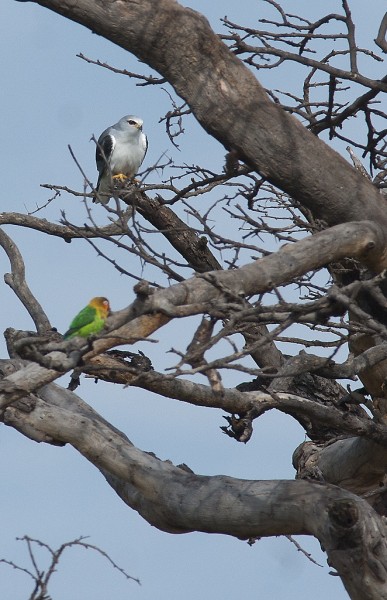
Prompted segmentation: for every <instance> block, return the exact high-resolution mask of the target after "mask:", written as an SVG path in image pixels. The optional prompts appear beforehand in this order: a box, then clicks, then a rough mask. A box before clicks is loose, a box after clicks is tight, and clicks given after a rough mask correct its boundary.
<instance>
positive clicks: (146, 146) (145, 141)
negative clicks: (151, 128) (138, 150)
mask: <svg viewBox="0 0 387 600" xmlns="http://www.w3.org/2000/svg"><path fill="white" fill-rule="evenodd" d="M143 136H144V138H145V140H144V139H143V140H142V141H143V147H144V156H143V157H142V161H141V165H142V163H143V162H144V158H145V156H146V153H147V152H148V138H147V136H146V135H145V133H143ZM141 165H140V166H141Z"/></svg>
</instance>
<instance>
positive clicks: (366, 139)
mask: <svg viewBox="0 0 387 600" xmlns="http://www.w3.org/2000/svg"><path fill="white" fill-rule="evenodd" d="M266 2H267V3H268V4H269V5H270V7H271V9H272V15H273V17H272V19H266V20H262V21H261V22H259V23H256V24H255V26H254V27H246V26H242V25H238V24H237V23H234V22H231V21H229V20H228V19H224V25H225V28H226V29H225V31H226V33H225V34H224V35H222V36H218V35H216V34H215V33H214V32H213V31H212V30H211V28H210V27H209V25H208V22H207V21H206V19H205V18H204V17H203V16H202V15H200V14H198V13H196V12H194V11H192V10H190V9H188V8H183V7H182V6H180V5H179V4H177V3H176V2H175V1H174V0H142V2H138V3H132V2H116V1H113V0H104V1H101V2H96V1H93V0H79V1H78V2H77V3H74V2H68V1H66V0H65V1H63V0H60V1H59V0H39V1H37V3H38V4H40V5H42V6H45V7H47V8H50V9H51V10H53V11H55V12H57V13H59V14H61V15H63V16H65V17H67V18H69V19H71V20H73V21H76V22H78V23H81V24H83V25H84V26H86V27H88V28H90V29H91V30H93V31H94V32H97V33H98V34H100V35H102V36H105V37H106V38H107V39H109V40H111V41H112V42H114V43H116V44H118V45H119V46H121V47H122V48H124V49H126V50H128V51H129V52H131V53H133V54H134V55H136V56H137V57H138V58H139V59H141V61H143V62H145V63H147V64H148V65H149V66H150V67H152V68H153V69H154V70H155V71H156V72H157V73H159V75H160V77H159V78H158V77H157V76H154V75H152V76H149V75H144V74H135V73H126V74H127V75H129V76H132V77H137V78H138V79H139V80H140V83H141V85H154V86H156V87H157V86H159V85H160V83H165V82H168V83H169V84H170V85H171V86H172V88H173V90H174V92H175V93H176V94H177V96H178V97H180V98H181V99H183V101H184V103H183V104H182V105H179V101H178V100H177V99H175V98H174V99H173V100H172V107H171V111H170V112H169V113H168V114H167V115H166V116H165V123H166V127H167V130H168V132H169V135H170V138H171V140H172V141H173V143H178V136H179V135H180V134H181V133H182V131H183V129H184V119H185V118H186V115H187V114H189V113H192V114H193V115H194V117H195V118H196V119H197V121H198V122H199V123H200V124H201V125H202V127H203V128H204V129H205V130H206V131H207V132H208V134H209V135H211V136H214V137H215V138H216V139H217V140H219V141H220V142H221V144H223V146H224V148H225V150H226V152H227V154H226V157H225V166H224V170H223V171H222V172H219V173H216V172H213V171H211V170H209V169H208V168H206V167H205V166H204V165H201V166H197V165H192V166H189V165H185V164H184V165H182V166H180V167H179V165H173V170H172V171H171V170H170V167H171V165H168V164H165V165H161V164H160V165H158V166H157V168H159V169H160V170H162V169H164V170H165V173H167V174H168V175H167V176H166V177H165V178H164V181H163V182H162V183H157V184H152V185H142V186H140V187H138V186H136V185H127V186H124V187H120V188H118V187H117V188H116V189H115V198H114V200H112V201H111V203H110V206H108V207H107V208H106V210H107V211H108V215H109V224H108V225H106V226H105V227H99V226H97V225H96V223H95V222H94V220H93V213H92V209H91V208H90V209H89V223H88V224H87V226H80V225H79V224H77V223H71V222H69V221H68V220H67V219H66V218H65V216H64V217H63V221H62V224H60V225H57V224H54V223H49V222H47V221H45V220H43V219H40V218H39V217H36V216H34V215H19V214H3V215H1V224H15V225H19V226H22V227H31V228H34V229H36V230H38V231H41V232H42V234H46V235H54V236H59V237H62V238H63V239H65V240H71V239H72V238H79V237H81V238H83V239H84V240H85V243H89V244H92V245H93V247H94V248H95V249H96V252H98V253H99V254H100V255H103V256H104V257H105V258H106V259H107V260H110V261H111V262H112V263H113V265H114V267H115V268H117V269H118V270H119V271H120V272H125V273H126V274H127V275H128V276H130V277H132V278H133V279H134V280H136V282H137V283H136V285H135V288H134V289H135V292H136V300H135V302H134V303H133V304H132V305H130V306H128V307H127V308H126V309H124V310H122V311H119V312H116V313H114V314H113V315H112V316H111V317H110V318H109V319H108V321H107V326H106V328H105V330H104V331H103V332H102V334H101V335H100V336H99V337H98V338H94V339H92V340H83V339H80V338H75V339H73V340H70V341H66V342H64V341H62V339H61V336H60V335H59V334H58V333H56V332H53V331H51V325H50V323H49V321H48V318H47V316H46V315H45V312H44V309H43V308H42V307H41V306H40V305H39V303H38V302H37V301H36V299H35V298H34V297H33V295H32V293H31V292H30V290H29V289H28V286H27V283H26V281H25V275H24V265H23V259H22V257H21V255H20V253H19V252H18V249H17V248H16V246H15V244H14V243H13V242H12V240H11V239H10V238H9V237H8V236H7V235H6V234H5V233H4V232H0V244H1V245H2V247H3V248H4V250H5V251H6V252H7V254H8V256H9V258H10V261H11V265H12V273H11V274H10V275H8V276H7V280H6V281H7V283H8V285H10V286H11V287H12V289H13V290H14V292H15V294H16V295H17V296H18V297H19V299H20V300H21V302H22V303H23V304H24V306H25V307H26V309H27V310H28V311H29V313H30V315H31V316H32V318H33V320H34V322H35V325H36V330H37V331H36V333H32V332H20V331H15V330H12V329H9V330H8V331H7V332H6V334H7V344H8V350H9V356H10V358H9V359H4V360H2V361H1V370H2V375H3V379H2V381H1V384H0V404H1V411H2V412H1V414H2V420H3V422H4V423H5V424H6V425H9V426H11V427H14V428H16V429H17V430H18V431H20V432H21V433H22V434H24V435H26V436H28V437H30V438H31V439H33V440H36V441H40V442H46V443H51V444H58V445H62V444H67V443H68V444H71V445H72V446H73V447H74V448H76V449H77V450H78V451H79V452H80V453H81V454H82V455H83V456H85V457H86V458H87V459H88V460H89V461H90V462H91V463H93V464H94V465H95V466H96V467H97V468H98V469H99V470H100V471H101V472H102V473H103V474H104V476H105V478H106V480H107V482H108V483H109V485H110V486H111V487H112V488H113V489H114V490H115V491H116V492H117V494H118V495H119V496H120V497H121V498H122V500H123V502H125V503H126V504H127V505H128V506H129V507H131V508H133V509H135V510H137V511H138V512H139V513H140V514H141V515H142V516H143V518H144V519H146V520H147V521H148V522H149V523H151V524H152V525H154V526H156V527H158V528H159V529H161V530H163V531H167V532H171V533H183V532H189V531H202V532H217V533H224V534H228V535H232V536H237V537H238V538H246V539H250V540H253V539H254V538H256V537H262V536H274V535H294V534H307V535H312V536H315V537H316V538H317V539H318V540H319V541H320V543H321V544H322V546H323V548H324V549H325V551H326V553H327V557H328V562H329V564H330V565H331V566H332V567H334V568H335V569H336V570H337V573H338V574H339V576H340V577H341V579H342V581H343V584H344V586H345V588H346V590H347V591H348V594H349V595H350V597H351V598H353V599H359V600H360V599H361V600H364V599H365V598H367V599H375V600H376V599H378V600H379V599H381V598H387V544H386V529H385V521H384V516H385V514H386V506H387V505H386V500H387V495H386V478H385V470H386V466H387V453H386V450H385V447H386V445H387V429H386V424H385V423H386V418H387V396H386V386H385V380H386V375H387V329H386V317H385V314H386V307H387V303H386V296H385V292H386V290H387V285H386V283H387V282H386V277H385V268H386V266H387V234H386V232H387V212H386V207H385V204H384V202H385V201H386V200H385V196H384V190H385V187H386V173H387V167H386V158H387V151H386V142H385V133H386V129H385V128H383V127H385V125H384V123H385V121H384V122H383V120H384V119H385V113H384V112H383V110H382V105H381V97H382V95H383V93H385V92H386V91H387V78H386V77H380V78H377V79H375V78H370V77H368V76H367V74H364V73H363V72H361V71H360V70H359V67H358V62H359V57H360V56H365V57H367V58H368V59H369V60H370V61H374V62H375V63H376V64H379V63H380V62H381V61H382V53H386V50H387V48H386V46H387V44H386V29H387V23H386V18H384V19H381V24H380V30H379V31H378V32H375V33H374V37H375V46H374V48H373V49H372V50H371V49H363V48H360V47H359V46H358V44H357V40H356V36H355V25H354V23H353V20H352V16H351V11H350V6H349V3H348V2H347V0H343V1H342V4H341V8H340V11H339V12H338V13H337V14H329V15H325V16H323V17H322V18H321V19H319V20H318V21H316V22H310V21H308V20H307V19H306V18H303V17H302V16H295V15H289V14H286V13H285V12H284V11H283V9H282V8H281V6H280V5H279V4H278V3H276V2H274V1H273V0H266ZM117 23H120V27H117ZM83 58H84V59H85V60H88V61H89V62H93V60H92V59H89V58H87V57H83ZM94 62H96V61H94ZM284 63H286V64H292V63H296V64H297V65H298V67H299V68H300V69H302V71H300V73H302V72H303V75H301V76H300V79H299V89H284V90H273V89H264V88H263V87H262V86H261V85H260V83H259V82H258V81H257V79H256V72H255V71H258V70H259V71H261V72H262V70H263V69H265V70H266V71H265V74H266V78H267V70H270V69H277V68H280V67H281V66H282V65H283V64H284ZM100 64H101V63H100ZM102 66H105V67H107V68H113V67H111V66H109V65H102ZM187 74H188V75H187ZM354 117H356V118H357V119H358V120H360V121H361V122H362V124H363V127H362V128H359V129H357V130H356V132H355V133H354V132H353V131H352V129H351V120H352V119H353V118H354ZM319 136H321V137H322V138H323V139H326V140H327V141H328V142H331V144H330V145H328V144H327V143H325V142H324V141H323V140H322V139H320V138H319ZM336 143H341V144H342V143H344V144H346V145H348V146H349V154H348V159H349V160H348V161H347V160H346V159H345V158H343V157H342V156H341V155H339V154H338V153H337V152H336V151H335V150H333V149H332V147H330V146H331V145H333V144H336ZM361 158H363V159H365V165H366V166H364V165H363V162H362V161H361ZM350 160H352V162H353V166H352V164H351V163H350V162H349V161H350ZM48 187H50V188H52V189H54V190H55V193H56V194H60V193H65V192H66V193H72V194H78V195H80V196H82V197H84V198H89V202H90V204H89V206H91V199H92V197H93V189H92V186H91V185H90V192H88V191H87V192H85V191H83V192H77V191H76V190H69V189H67V188H63V187H62V188H60V187H59V186H56V185H54V184H50V185H49V186H48ZM206 198H208V199H209V200H208V202H207V203H206ZM214 199H215V200H214ZM199 200H200V202H199ZM187 213H188V214H189V216H190V226H188V225H187V223H186V219H185V214H187ZM213 215H223V217H224V216H227V218H228V219H229V221H230V223H231V224H232V225H233V230H234V231H233V234H230V235H228V234H227V235H225V232H224V229H222V226H221V225H220V226H216V224H215V223H214V221H213V220H212V217H213ZM223 220H224V218H223ZM219 221H221V219H219ZM230 230H231V226H230ZM155 231H158V232H159V233H160V236H163V238H164V242H163V244H161V245H160V246H158V245H156V244H155V243H154V241H153V240H154V237H152V234H153V233H154V232H155ZM101 241H103V242H104V245H101ZM109 244H111V245H112V246H114V248H118V249H119V250H120V251H121V252H122V255H123V256H124V255H125V254H126V253H128V252H129V253H131V254H132V255H133V256H134V257H137V259H138V265H139V269H138V271H136V270H134V269H133V272H128V271H127V270H125V268H124V267H123V266H122V265H120V264H118V262H117V261H116V259H113V258H111V256H110V255H109V252H108V251H106V248H107V247H108V245H109ZM144 265H145V273H151V274H152V278H148V280H147V279H146V278H145V277H144V275H143V270H140V267H143V266H144ZM147 269H148V271H147ZM192 269H193V270H194V271H195V276H194V277H190V276H189V273H190V272H191V271H192ZM192 315H202V320H201V323H200V325H199V327H198V328H197V330H196V332H195V333H194V335H193V337H192V339H191V340H189V341H188V342H189V343H188V345H187V348H186V349H181V348H175V352H176V354H177V356H178V362H177V365H176V368H175V369H174V371H173V372H168V373H163V372H158V371H157V370H155V369H157V365H151V364H150V361H149V359H147V357H146V356H144V355H142V354H135V353H134V352H128V351H122V350H121V351H120V350H112V349H113V348H117V347H118V346H122V345H129V344H133V343H135V342H136V341H138V340H143V339H145V338H147V337H148V336H150V335H151V334H152V333H153V332H155V331H157V330H158V329H159V328H161V327H163V326H164V325H165V324H166V323H168V322H170V321H171V320H173V319H188V318H189V317H191V316H192ZM284 343H286V348H287V351H288V348H292V350H293V353H292V355H291V356H289V355H288V354H287V353H286V354H285V353H284V351H283V348H284ZM300 348H301V351H299V349H300ZM348 348H349V349H350V350H349V351H348V350H347V349H348ZM305 349H307V352H306V350H305ZM339 350H341V354H340V356H341V355H343V353H346V357H345V359H344V360H341V359H339V358H338V351H339ZM214 357H215V358H214ZM340 360H341V362H340ZM153 367H155V369H154V368H153ZM227 370H234V371H239V372H240V377H241V385H240V386H238V388H236V389H234V388H232V389H228V388H226V387H225V386H224V385H223V383H222V373H224V372H226V371H227ZM70 372H71V373H72V377H71V383H70V387H69V389H64V388H63V387H60V386H58V385H57V384H55V383H54V381H55V380H56V379H57V378H58V377H59V376H61V375H63V374H64V373H70ZM83 373H85V374H87V375H88V376H92V377H94V378H95V379H100V380H104V381H106V382H109V383H111V384H114V383H120V384H122V383H123V384H126V385H130V386H137V387H141V388H143V389H146V390H151V391H153V392H156V393H158V394H160V395H163V396H166V397H169V398H173V399H176V400H178V401H180V402H188V403H190V404H193V405H195V406H198V407H203V408H204V407H207V408H209V407H211V408H218V409H221V410H222V411H225V412H226V413H227V414H228V418H227V421H228V425H227V426H225V427H224V428H223V430H224V432H225V433H227V434H228V435H229V436H230V437H231V438H233V439H235V440H236V441H239V442H248V440H249V439H250V438H251V435H252V434H253V423H254V421H255V420H256V419H258V418H259V417H260V416H261V415H262V414H263V413H265V412H266V411H269V410H271V409H273V408H276V409H278V410H280V411H282V412H284V413H286V414H287V415H289V418H291V417H292V418H294V419H296V420H297V421H298V422H299V423H301V425H302V426H303V427H304V429H305V432H306V433H307V435H308V437H309V440H310V441H307V442H305V443H304V444H302V445H301V446H300V447H299V448H297V449H296V451H295V453H294V456H293V462H294V466H295V468H296V470H297V478H296V480H295V481H276V480H273V481H265V482H260V481H245V480H238V479H234V478H231V477H227V476H217V477H203V476H201V475H197V474H195V473H193V472H192V471H191V470H190V469H189V468H188V467H186V466H184V465H183V466H181V465H180V466H174V465H172V464H171V463H169V462H163V461H161V460H159V459H158V458H156V457H155V456H153V455H151V454H148V453H145V452H142V451H141V450H139V449H137V448H135V447H134V446H133V445H132V444H131V442H130V441H129V440H128V439H127V437H126V436H125V435H124V434H123V433H121V432H120V431H118V430H117V429H116V428H114V427H113V426H112V425H110V424H109V423H108V422H106V421H105V420H104V419H103V418H102V417H100V415H98V414H97V413H96V412H95V411H94V410H93V409H92V408H90V406H88V405H87V404H86V403H85V402H83V401H82V400H81V399H80V397H79V396H77V395H76V394H75V389H76V388H77V386H78V385H79V381H80V380H79V377H80V375H81V374H83ZM196 375H197V376H199V375H201V376H202V377H203V376H204V377H205V378H206V379H207V383H206V384H203V383H200V382H198V381H200V380H198V379H197V378H196V377H193V376H196ZM357 377H359V378H360V379H361V381H362V387H361V388H360V389H357V390H355V391H351V390H350V389H349V388H347V389H346V388H345V387H343V386H342V385H341V384H340V383H339V381H343V380H348V379H350V380H355V379H356V378H357ZM246 379H249V381H248V382H244V383H242V381H243V380H246ZM199 505H200V511H199V510H198V506H199ZM268 514H270V520H269V519H268V518H267V515H268Z"/></svg>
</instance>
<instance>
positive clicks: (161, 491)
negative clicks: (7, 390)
mask: <svg viewBox="0 0 387 600" xmlns="http://www.w3.org/2000/svg"><path fill="white" fill-rule="evenodd" d="M55 387H56V388H57V386H55ZM45 392H46V399H48V396H49V395H50V393H49V392H50V391H49V389H47V388H46V390H45ZM69 394H70V392H68V393H66V394H63V395H61V394H58V392H57V391H56V392H55V396H56V400H55V402H56V405H53V404H47V402H45V401H43V400H40V399H37V402H36V406H35V409H34V410H33V411H32V412H30V413H23V412H21V411H20V410H18V409H16V408H14V407H10V408H8V409H7V410H6V411H5V416H4V420H5V422H6V423H7V424H9V425H11V426H13V427H16V428H17V429H19V430H22V429H23V427H35V428H36V429H37V430H38V431H41V432H42V433H43V432H44V435H46V436H49V437H52V438H53V439H56V440H59V441H61V442H67V443H70V444H71V445H73V446H74V447H75V448H76V449H77V450H78V451H79V452H81V453H82V454H83V455H84V456H85V457H86V458H87V459H88V460H89V461H90V462H92V463H93V464H94V465H95V466H97V468H98V469H99V470H101V471H102V473H103V474H104V475H105V477H106V479H107V481H108V482H109V483H110V485H111V486H112V487H113V488H114V489H115V491H116V492H117V494H118V495H119V496H120V497H121V498H122V500H123V501H124V502H125V503H126V504H128V505H129V506H130V507H131V508H133V509H134V510H136V511H138V512H139V513H140V514H141V515H142V516H143V517H144V518H145V519H146V520H147V521H148V522H149V523H151V524H152V525H154V526H156V527H158V528H159V529H162V530H164V531H167V532H171V533H186V532H189V531H203V532H211V533H223V534H227V535H232V536H236V537H238V538H242V539H244V538H245V539H246V538H255V537H258V536H272V535H281V534H309V535H314V536H316V537H317V538H318V539H319V540H320V542H321V543H322V545H323V546H324V548H325V549H326V551H327V553H328V558H329V561H330V564H331V565H333V566H335V568H336V569H337V570H338V572H339V574H340V576H341V577H342V579H343V582H344V584H345V585H346V587H347V590H348V591H349V592H350V593H351V597H352V598H354V599H360V598H362V599H363V598H364V597H367V598H371V599H374V598H375V599H376V598H377V599H378V600H380V599H381V598H387V596H386V581H387V574H386V571H385V568H384V566H383V563H384V564H386V561H387V543H386V539H385V535H384V529H385V528H384V524H383V522H382V520H381V519H380V518H379V517H378V515H377V514H376V513H375V512H374V511H373V510H372V508H371V507H370V506H369V505H368V504H367V503H366V502H365V501H364V500H360V499H359V498H358V497H356V496H353V495H352V494H350V493H349V492H346V491H344V490H341V489H339V488H337V487H335V486H331V485H328V484H319V483H313V482H309V481H303V480H298V481H294V482H290V481H265V482H258V481H247V480H239V479H235V478H232V477H226V476H222V475H220V476H214V477H203V476H200V475H195V474H194V473H192V471H189V470H187V469H183V468H180V467H175V466H173V465H172V464H171V463H170V462H169V461H168V462H162V461H160V460H159V459H157V458H156V457H154V456H152V455H150V454H148V453H146V452H142V451H140V450H139V449H137V448H135V447H134V446H133V445H132V444H131V443H130V442H129V440H127V439H126V437H125V436H124V435H123V434H121V433H120V432H117V431H116V430H114V429H113V428H112V427H111V426H109V425H107V424H106V422H104V421H103V420H102V419H100V418H99V415H97V414H96V413H94V415H93V414H92V413H91V412H90V411H89V407H87V406H85V408H84V410H83V414H79V404H80V403H81V401H80V399H77V398H76V397H75V398H76V399H75V400H74V402H75V410H74V405H73V402H72V401H71V397H70V396H69ZM72 396H74V395H72ZM59 404H61V406H59ZM87 413H88V415H87V416H86V414H87ZM188 471H189V472H188ZM305 499H307V501H305ZM268 514H270V519H268V518H267V515H268ZM376 593H377V594H378V595H375V594H376Z"/></svg>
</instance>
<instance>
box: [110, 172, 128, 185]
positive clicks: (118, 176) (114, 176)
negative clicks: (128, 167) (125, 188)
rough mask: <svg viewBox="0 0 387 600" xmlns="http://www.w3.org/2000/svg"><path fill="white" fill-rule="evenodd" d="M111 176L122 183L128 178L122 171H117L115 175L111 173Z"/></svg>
mask: <svg viewBox="0 0 387 600" xmlns="http://www.w3.org/2000/svg"><path fill="white" fill-rule="evenodd" d="M112 178H113V179H118V181H121V183H124V181H126V180H127V179H129V177H127V176H126V175H124V174H123V173H117V175H113V176H112Z"/></svg>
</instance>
